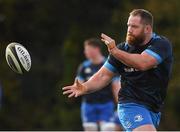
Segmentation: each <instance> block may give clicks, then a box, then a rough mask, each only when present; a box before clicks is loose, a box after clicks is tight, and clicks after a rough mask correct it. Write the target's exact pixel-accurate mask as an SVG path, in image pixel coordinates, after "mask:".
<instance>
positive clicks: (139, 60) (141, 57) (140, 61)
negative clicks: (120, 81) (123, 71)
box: [110, 48, 158, 71]
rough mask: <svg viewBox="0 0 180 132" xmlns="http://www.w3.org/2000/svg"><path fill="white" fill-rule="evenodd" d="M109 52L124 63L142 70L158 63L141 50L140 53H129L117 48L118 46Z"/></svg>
mask: <svg viewBox="0 0 180 132" xmlns="http://www.w3.org/2000/svg"><path fill="white" fill-rule="evenodd" d="M110 53H111V54H112V55H113V56H114V57H115V58H116V59H117V60H119V61H121V62H122V63H124V64H125V65H127V66H129V67H133V68H136V69H138V70H142V71H144V70H148V69H150V68H153V67H154V66H156V65H157V64H158V63H157V60H156V59H155V58H154V57H152V56H150V55H148V54H147V53H146V52H142V53H141V54H131V53H127V52H125V51H122V50H119V49H118V48H114V49H112V50H111V51H110Z"/></svg>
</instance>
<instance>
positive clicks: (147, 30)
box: [144, 25, 152, 34]
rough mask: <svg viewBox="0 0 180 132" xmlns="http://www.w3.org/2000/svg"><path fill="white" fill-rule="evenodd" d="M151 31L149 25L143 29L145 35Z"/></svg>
mask: <svg viewBox="0 0 180 132" xmlns="http://www.w3.org/2000/svg"><path fill="white" fill-rule="evenodd" d="M151 31H152V27H151V26H150V25H146V26H145V28H144V32H145V33H146V34H147V33H150V32H151Z"/></svg>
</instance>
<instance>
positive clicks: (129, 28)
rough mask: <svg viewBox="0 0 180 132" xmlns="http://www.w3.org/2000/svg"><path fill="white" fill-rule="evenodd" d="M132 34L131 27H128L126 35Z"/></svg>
mask: <svg viewBox="0 0 180 132" xmlns="http://www.w3.org/2000/svg"><path fill="white" fill-rule="evenodd" d="M132 32H133V29H132V27H131V26H128V33H130V34H132Z"/></svg>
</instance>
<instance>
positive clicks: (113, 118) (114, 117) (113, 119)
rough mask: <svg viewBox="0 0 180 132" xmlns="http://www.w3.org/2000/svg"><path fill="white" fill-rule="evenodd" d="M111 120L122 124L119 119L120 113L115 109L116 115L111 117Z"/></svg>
mask: <svg viewBox="0 0 180 132" xmlns="http://www.w3.org/2000/svg"><path fill="white" fill-rule="evenodd" d="M111 122H114V123H115V124H117V125H121V123H120V121H119V117H118V113H117V111H114V115H113V117H112V118H111Z"/></svg>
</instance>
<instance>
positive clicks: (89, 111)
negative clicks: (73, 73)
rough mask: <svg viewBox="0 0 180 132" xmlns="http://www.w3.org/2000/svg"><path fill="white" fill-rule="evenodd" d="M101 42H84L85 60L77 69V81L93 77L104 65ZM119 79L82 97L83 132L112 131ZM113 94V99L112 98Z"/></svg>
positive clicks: (92, 40)
mask: <svg viewBox="0 0 180 132" xmlns="http://www.w3.org/2000/svg"><path fill="white" fill-rule="evenodd" d="M101 46H102V42H101V41H100V40H98V39H96V38H91V39H88V40H86V41H85V42H84V54H85V56H86V58H87V60H86V61H84V62H83V63H82V64H81V65H80V66H79V69H78V74H77V77H76V78H77V79H78V80H79V81H80V82H81V83H82V82H85V81H87V80H89V78H90V77H91V76H93V75H94V74H95V73H96V72H97V71H98V70H99V69H100V68H101V67H102V66H103V64H104V62H105V61H106V58H105V57H104V56H103V55H102V53H101ZM119 88H120V78H119V77H118V76H116V77H114V78H113V79H112V83H110V84H109V85H107V86H106V87H105V88H103V89H102V90H100V91H97V92H95V93H91V94H87V95H84V96H83V99H82V104H81V117H82V122H83V128H84V130H85V131H92V130H93V131H97V130H98V129H99V130H101V131H113V130H115V128H117V127H116V123H115V122H114V121H115V120H114V117H113V116H114V109H115V105H116V104H115V101H114V99H115V100H116V102H117V98H118V91H119ZM113 94H114V98H113Z"/></svg>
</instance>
